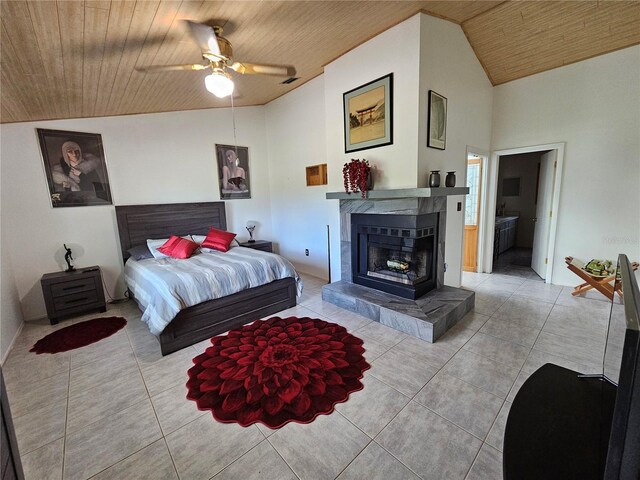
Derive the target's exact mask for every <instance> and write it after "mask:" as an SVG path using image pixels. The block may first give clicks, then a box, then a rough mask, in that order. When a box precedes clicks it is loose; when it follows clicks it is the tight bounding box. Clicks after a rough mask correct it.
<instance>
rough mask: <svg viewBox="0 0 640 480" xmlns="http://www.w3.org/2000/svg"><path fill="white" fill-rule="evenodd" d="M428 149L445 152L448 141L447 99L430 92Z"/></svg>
mask: <svg viewBox="0 0 640 480" xmlns="http://www.w3.org/2000/svg"><path fill="white" fill-rule="evenodd" d="M427 128H428V139H427V147H431V148H437V149H438V150H444V148H445V144H446V141H447V99H446V98H445V97H443V96H442V95H440V94H438V93H436V92H434V91H433V90H429V125H428V127H427Z"/></svg>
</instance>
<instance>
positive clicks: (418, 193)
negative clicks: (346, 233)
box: [327, 187, 469, 200]
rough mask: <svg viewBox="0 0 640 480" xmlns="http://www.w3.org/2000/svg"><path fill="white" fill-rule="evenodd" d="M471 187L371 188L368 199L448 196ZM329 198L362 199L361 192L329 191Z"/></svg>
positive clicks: (461, 193) (458, 193) (463, 191)
mask: <svg viewBox="0 0 640 480" xmlns="http://www.w3.org/2000/svg"><path fill="white" fill-rule="evenodd" d="M468 193H469V187H439V188H398V189H394V190H370V191H368V192H367V194H366V197H365V199H367V200H385V199H389V198H420V197H446V196H449V195H467V194H468ZM327 200H362V195H360V193H346V192H327Z"/></svg>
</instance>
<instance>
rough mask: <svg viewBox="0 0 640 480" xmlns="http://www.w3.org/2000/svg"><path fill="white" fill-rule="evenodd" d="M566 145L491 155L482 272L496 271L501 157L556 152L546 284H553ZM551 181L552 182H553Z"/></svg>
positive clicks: (488, 172)
mask: <svg viewBox="0 0 640 480" xmlns="http://www.w3.org/2000/svg"><path fill="white" fill-rule="evenodd" d="M565 145H566V144H565V142H560V143H547V144H542V145H532V146H528V147H514V148H507V149H504V150H494V151H493V152H491V157H490V160H489V165H488V166H487V167H488V168H487V174H488V177H489V178H488V188H489V189H490V191H491V194H490V195H487V196H486V197H485V198H486V201H487V208H486V209H485V210H486V217H485V219H486V223H485V232H486V236H485V237H486V238H485V239H484V246H483V247H484V264H483V269H482V271H484V272H486V273H491V272H492V271H493V241H494V236H495V235H494V234H495V228H492V227H494V226H495V223H496V205H497V201H498V168H499V166H500V157H503V156H506V155H518V154H521V153H534V152H543V151H546V150H555V151H556V162H557V163H556V168H555V175H553V180H552V181H553V185H551V188H552V192H553V194H552V198H551V212H552V214H551V224H550V226H549V240H548V244H547V255H546V258H548V259H549V261H548V262H547V274H546V278H545V283H552V279H553V263H554V253H555V248H556V233H557V230H558V209H559V206H560V190H561V186H562V172H563V167H564V149H565ZM550 181H551V180H550Z"/></svg>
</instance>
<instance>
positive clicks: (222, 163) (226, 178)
mask: <svg viewBox="0 0 640 480" xmlns="http://www.w3.org/2000/svg"><path fill="white" fill-rule="evenodd" d="M216 157H217V159H218V178H219V179H220V199H221V200H233V199H234V198H251V185H250V183H249V148H248V147H239V146H237V145H220V144H216Z"/></svg>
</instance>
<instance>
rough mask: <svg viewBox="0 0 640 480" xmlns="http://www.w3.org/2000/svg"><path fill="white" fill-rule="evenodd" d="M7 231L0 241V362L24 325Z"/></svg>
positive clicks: (3, 232) (3, 233)
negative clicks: (6, 238)
mask: <svg viewBox="0 0 640 480" xmlns="http://www.w3.org/2000/svg"><path fill="white" fill-rule="evenodd" d="M5 232H6V229H5V228H4V227H3V228H2V235H1V237H2V238H1V240H0V242H1V243H0V255H1V259H2V260H1V261H0V272H1V275H0V362H2V363H4V358H5V356H6V354H7V353H8V351H9V347H10V346H11V343H12V342H13V339H14V338H15V336H16V334H17V333H18V330H19V329H20V326H21V325H22V311H21V310H20V299H19V296H18V289H17V288H16V282H15V277H14V274H13V265H12V262H11V259H10V258H9V254H8V248H7V242H6V241H5Z"/></svg>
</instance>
